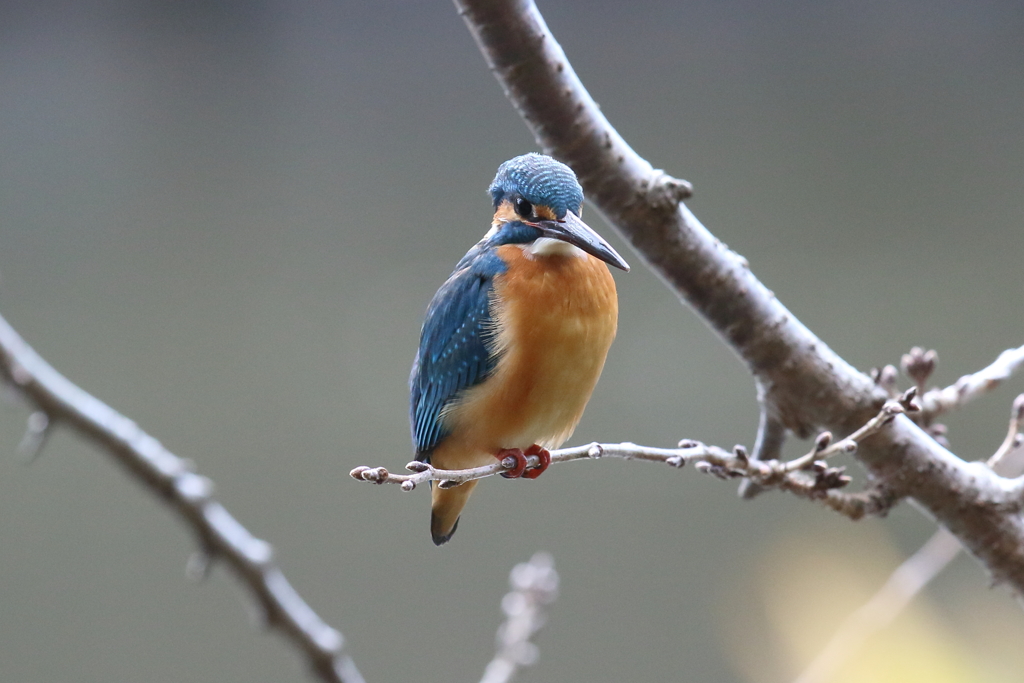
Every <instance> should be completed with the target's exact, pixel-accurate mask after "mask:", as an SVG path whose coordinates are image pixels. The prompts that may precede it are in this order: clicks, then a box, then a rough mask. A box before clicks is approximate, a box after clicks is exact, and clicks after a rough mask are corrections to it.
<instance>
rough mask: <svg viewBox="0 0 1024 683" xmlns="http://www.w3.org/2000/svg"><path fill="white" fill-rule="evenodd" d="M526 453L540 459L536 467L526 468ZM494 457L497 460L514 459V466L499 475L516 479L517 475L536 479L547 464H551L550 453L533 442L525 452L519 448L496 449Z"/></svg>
mask: <svg viewBox="0 0 1024 683" xmlns="http://www.w3.org/2000/svg"><path fill="white" fill-rule="evenodd" d="M528 455H536V456H537V459H538V460H540V464H539V465H537V466H536V467H533V468H530V469H526V456H528ZM494 457H496V458H497V459H498V460H504V459H505V458H514V459H515V461H516V464H515V466H514V467H513V468H512V469H510V470H507V471H505V472H502V473H501V476H503V477H505V478H506V479H517V478H519V477H526V478H527V479H536V478H537V477H539V476H540V475H541V473H542V472H543V471H544V470H546V469H547V468H548V465H550V464H551V453H549V452H548V451H547V449H544V448H541V447H540V446H538V445H537V444H533V445H532V446H530V447H529V448H527V449H526V452H525V453H524V452H523V451H522V450H521V449H519V448H503V449H501V450H500V451H498V452H497V454H495V456H494Z"/></svg>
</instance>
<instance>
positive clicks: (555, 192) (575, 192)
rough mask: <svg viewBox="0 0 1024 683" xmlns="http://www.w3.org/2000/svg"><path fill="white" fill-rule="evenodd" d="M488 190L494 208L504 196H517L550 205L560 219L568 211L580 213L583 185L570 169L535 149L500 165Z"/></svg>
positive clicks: (540, 204) (534, 202) (535, 202)
mask: <svg viewBox="0 0 1024 683" xmlns="http://www.w3.org/2000/svg"><path fill="white" fill-rule="evenodd" d="M489 191H490V193H491V199H493V200H494V208H498V205H499V204H501V202H502V201H503V200H504V199H505V197H506V196H511V195H518V196H520V197H522V198H523V199H525V200H526V201H528V202H530V203H531V204H535V205H539V206H547V207H549V208H550V209H551V210H552V211H554V212H555V215H556V216H558V217H559V218H562V217H563V216H565V214H566V212H567V211H572V212H573V213H574V214H576V215H577V216H579V215H580V210H581V208H582V205H583V188H582V187H580V184H579V181H578V180H576V174H575V173H573V172H572V169H571V168H569V167H568V166H566V165H565V164H563V163H561V162H560V161H555V160H554V159H552V158H551V157H549V156H546V155H544V154H537V153H535V152H531V153H529V154H523V155H522V156H518V157H515V158H514V159H509V160H508V161H506V162H505V163H503V164H502V165H501V166H499V167H498V174H497V175H496V176H494V182H492V183H491V187H490V190H489Z"/></svg>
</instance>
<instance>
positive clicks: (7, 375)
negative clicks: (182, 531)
mask: <svg viewBox="0 0 1024 683" xmlns="http://www.w3.org/2000/svg"><path fill="white" fill-rule="evenodd" d="M0 378H2V379H4V380H6V381H7V382H9V383H10V385H11V386H12V387H14V388H15V389H16V390H17V391H18V392H19V393H20V394H21V395H22V396H23V397H25V398H26V399H27V400H28V401H29V402H30V403H32V404H33V405H34V406H35V407H36V408H37V412H35V413H33V418H32V419H30V422H29V434H30V435H33V436H32V437H31V438H29V437H26V441H29V442H30V443H28V445H27V446H26V449H27V450H28V451H29V452H30V453H33V452H37V451H38V448H39V446H41V442H42V439H43V438H44V437H45V435H46V434H47V433H48V432H49V431H50V430H52V428H53V425H54V423H57V424H61V425H67V426H69V427H71V428H73V429H75V430H76V431H77V432H79V433H80V434H82V435H83V436H84V437H86V438H87V439H88V440H90V441H92V442H94V443H95V444H97V445H98V446H99V447H100V448H101V449H102V450H103V451H105V452H107V453H109V454H110V455H111V456H112V457H113V458H114V459H115V460H116V461H117V462H118V463H119V464H121V465H122V466H124V468H125V469H126V470H127V471H128V472H129V473H130V474H131V475H132V476H133V477H134V478H135V479H136V480H138V481H139V482H140V483H141V484H142V485H143V486H145V487H146V488H148V489H149V490H150V491H151V492H153V493H154V494H156V495H155V497H156V498H157V499H158V500H161V501H163V502H165V503H166V504H167V505H168V507H170V509H171V510H172V511H174V512H175V513H176V514H177V515H178V517H180V518H181V519H182V520H183V521H184V522H185V523H186V524H187V525H188V526H189V527H190V528H191V529H192V531H193V533H194V534H195V536H196V538H197V540H198V542H199V545H200V549H201V557H202V564H203V565H204V569H203V572H201V573H205V571H206V568H205V565H208V564H209V561H210V559H220V560H223V561H224V562H225V563H226V564H227V565H228V566H230V567H231V569H232V570H233V571H234V573H235V575H236V576H237V577H238V578H239V580H240V581H241V582H242V584H243V585H244V586H246V587H247V588H248V589H249V591H250V592H251V593H252V595H253V597H254V598H255V601H256V603H257V604H258V606H259V608H260V609H261V610H262V617H263V620H264V621H265V623H266V624H268V625H269V626H272V627H274V628H277V629H278V630H279V631H281V632H282V633H283V634H284V635H285V636H286V637H287V639H288V640H289V641H290V642H291V643H292V644H293V645H294V646H295V647H296V649H298V650H299V651H300V652H301V653H302V655H303V656H305V657H306V659H307V661H308V663H309V666H310V669H311V670H312V671H313V672H314V673H315V675H317V676H318V677H319V678H320V679H322V680H324V681H328V682H330V683H363V677H362V675H361V674H360V673H359V670H358V669H357V668H356V665H355V663H354V662H353V661H352V659H351V657H349V656H348V655H347V654H345V653H344V652H343V651H342V648H343V644H344V639H343V638H342V635H341V633H339V632H338V631H337V630H336V629H334V628H332V627H331V626H329V625H328V624H326V623H325V622H324V621H323V620H322V619H321V618H320V617H319V616H317V614H316V612H314V611H313V609H312V608H311V607H310V606H309V605H308V604H306V602H305V601H304V600H303V599H302V597H301V596H300V595H299V594H298V592H296V590H295V589H294V588H293V587H292V585H291V584H290V583H289V582H288V580H287V579H286V578H285V576H284V574H283V573H282V572H281V570H280V569H279V568H278V566H277V563H276V562H275V561H274V554H273V551H272V549H271V546H270V544H269V543H267V542H266V541H264V540H261V539H259V538H256V537H255V536H253V535H252V534H251V533H249V531H248V530H246V529H245V527H243V526H242V525H241V524H240V523H239V522H238V520H236V519H235V518H234V517H232V516H231V513H229V512H228V511H227V509H226V508H225V507H224V506H223V505H221V504H220V503H219V502H217V501H216V500H215V499H214V498H213V482H212V481H210V480H209V479H207V478H206V477H204V476H201V475H199V474H196V473H195V472H193V471H191V464H190V463H189V462H187V461H185V460H183V459H181V458H179V457H177V456H176V455H174V454H173V453H171V452H170V451H168V450H167V449H166V448H164V447H163V446H162V445H161V444H160V442H159V441H157V440H156V439H155V438H153V437H152V436H150V435H149V434H147V433H146V432H144V431H142V430H141V429H140V428H139V427H138V425H136V424H135V423H134V422H132V421H131V420H130V419H128V418H127V417H125V416H124V415H121V414H120V413H118V412H117V411H116V410H114V409H113V408H111V407H110V406H108V405H106V404H105V403H103V402H102V401H100V400H99V399H97V398H95V397H94V396H92V395H90V394H88V393H86V392H85V391H84V390H82V389H81V388H79V387H78V386H76V385H75V384H73V383H72V382H71V381H70V380H68V379H67V378H66V377H64V376H63V375H61V374H60V373H59V372H57V371H56V370H55V369H54V368H53V366H51V365H50V364H49V363H47V362H46V361H45V360H43V358H42V357H41V356H39V354H37V353H36V352H35V351H34V350H33V349H32V348H31V347H30V346H29V345H28V344H26V343H25V341H24V340H23V339H22V338H21V337H20V336H19V335H18V333H17V332H15V331H14V328H12V327H11V326H10V324H8V322H7V321H6V320H4V319H3V317H0ZM40 415H41V416H45V420H44V419H43V418H42V417H37V416H40ZM192 565H193V562H191V561H190V567H191V566H192ZM192 573H194V574H195V573H200V572H192Z"/></svg>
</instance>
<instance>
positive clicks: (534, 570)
mask: <svg viewBox="0 0 1024 683" xmlns="http://www.w3.org/2000/svg"><path fill="white" fill-rule="evenodd" d="M508 582H509V585H510V586H511V587H512V590H511V591H509V592H508V593H506V594H505V597H503V598H502V599H501V610H502V611H503V612H504V613H505V617H506V619H505V622H504V623H503V624H502V625H501V626H500V627H499V628H498V633H497V636H496V637H495V641H496V646H497V647H496V651H495V653H494V659H492V660H491V661H490V663H488V665H487V668H486V669H485V670H484V675H483V678H481V679H480V683H509V681H511V680H512V679H513V678H515V675H516V672H517V671H518V670H519V669H520V668H521V667H524V666H532V665H533V664H534V663H536V661H537V656H538V651H537V646H536V645H534V644H533V643H531V642H530V639H531V638H532V637H533V636H534V634H535V633H537V631H539V630H540V629H541V627H543V626H544V622H545V621H546V619H547V617H546V615H545V613H544V607H545V606H547V605H550V604H551V603H553V602H554V601H555V599H556V598H557V597H558V572H556V571H555V561H554V559H552V557H551V555H549V554H547V553H536V554H535V555H534V556H533V557H531V558H530V561H529V562H523V563H521V564H517V565H516V566H515V567H513V568H512V572H511V573H510V574H509V577H508Z"/></svg>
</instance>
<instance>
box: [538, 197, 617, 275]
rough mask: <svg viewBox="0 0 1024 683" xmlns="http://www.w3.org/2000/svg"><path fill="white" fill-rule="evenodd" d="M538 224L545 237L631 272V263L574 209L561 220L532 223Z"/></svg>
mask: <svg viewBox="0 0 1024 683" xmlns="http://www.w3.org/2000/svg"><path fill="white" fill-rule="evenodd" d="M531 225H536V226H537V227H538V228H540V229H541V232H543V233H544V237H550V238H552V239H556V240H561V241H562V242H568V243H569V244H571V245H573V246H576V247H579V248H580V249H582V250H583V251H585V252H587V253H588V254H590V255H591V256H594V257H595V258H599V259H601V260H602V261H604V262H605V263H607V264H608V265H610V266H615V267H616V268H621V269H622V270H624V271H626V272H629V264H628V263H626V262H625V261H624V260H623V259H622V257H621V256H619V254H618V252H616V251H615V250H614V249H612V245H610V244H608V243H607V242H605V241H604V238H602V237H601V236H600V235H598V234H597V233H596V232H594V230H593V228H591V227H590V226H589V225H587V224H586V223H584V222H583V220H582V219H581V218H580V217H579V216H577V215H576V214H574V213H573V212H572V211H567V212H566V213H565V218H563V219H562V220H560V221H538V222H536V223H531Z"/></svg>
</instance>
